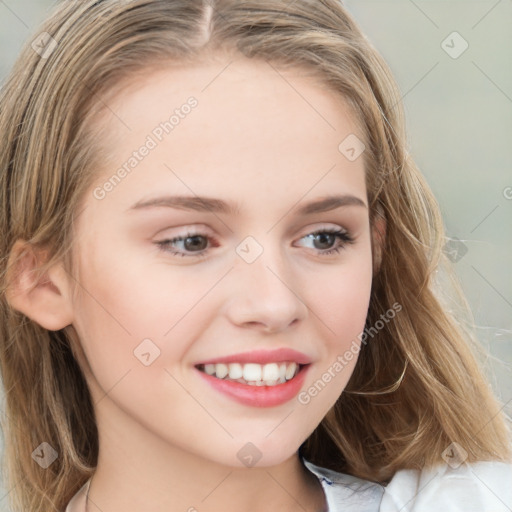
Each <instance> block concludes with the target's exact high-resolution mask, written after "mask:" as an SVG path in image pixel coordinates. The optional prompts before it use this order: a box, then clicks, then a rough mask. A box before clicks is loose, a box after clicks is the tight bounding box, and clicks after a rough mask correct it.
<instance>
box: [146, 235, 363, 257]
mask: <svg viewBox="0 0 512 512" xmlns="http://www.w3.org/2000/svg"><path fill="white" fill-rule="evenodd" d="M323 233H329V234H331V235H335V236H336V238H337V239H338V240H340V241H341V243H340V244H339V245H338V246H337V247H334V248H333V249H325V250H324V251H320V252H319V254H320V255H321V256H329V255H331V254H334V253H339V252H340V250H341V249H344V248H345V246H346V244H352V243H354V239H353V238H352V237H351V236H350V234H349V233H348V232H347V231H343V230H340V229H320V230H318V231H313V232H312V233H309V234H307V235H305V236H303V237H302V238H301V240H302V239H303V238H306V237H308V236H311V237H315V236H316V235H320V234H323ZM193 237H203V238H207V239H208V240H213V241H214V242H216V240H215V239H214V238H212V237H210V236H208V235H207V234H206V233H187V234H186V235H184V236H178V237H175V238H171V239H167V240H161V241H159V242H155V244H156V245H157V246H158V249H159V250H160V251H163V252H166V253H171V254H172V255H173V256H182V257H187V258H188V257H192V258H204V257H206V256H207V252H208V249H204V250H202V251H201V252H198V253H195V254H186V253H183V252H178V251H173V250H172V249H169V247H170V246H172V244H175V243H176V242H181V241H184V240H186V239H187V238H193ZM216 247H218V245H217V246H216Z"/></svg>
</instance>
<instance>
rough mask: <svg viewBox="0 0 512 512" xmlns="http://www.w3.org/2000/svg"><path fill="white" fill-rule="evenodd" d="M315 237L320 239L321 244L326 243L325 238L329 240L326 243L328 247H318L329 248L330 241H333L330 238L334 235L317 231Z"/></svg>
mask: <svg viewBox="0 0 512 512" xmlns="http://www.w3.org/2000/svg"><path fill="white" fill-rule="evenodd" d="M316 237H317V240H320V243H321V244H322V243H324V244H325V243H326V242H325V239H326V238H327V239H328V240H329V241H330V243H328V244H327V245H328V247H319V249H329V248H330V247H331V245H332V242H333V240H332V238H334V235H333V234H332V233H319V234H318V235H316Z"/></svg>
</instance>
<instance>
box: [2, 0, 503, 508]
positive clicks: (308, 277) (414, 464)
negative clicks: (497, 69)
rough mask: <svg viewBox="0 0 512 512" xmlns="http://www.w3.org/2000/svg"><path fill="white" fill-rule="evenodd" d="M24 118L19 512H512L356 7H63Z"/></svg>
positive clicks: (398, 130) (385, 83)
mask: <svg viewBox="0 0 512 512" xmlns="http://www.w3.org/2000/svg"><path fill="white" fill-rule="evenodd" d="M1 94H2V96H1V100H0V102H1V103H0V105H1V109H0V131H1V133H2V137H1V139H0V192H1V194H2V201H1V208H2V210H1V216H0V222H1V224H0V232H1V236H0V243H1V256H2V258H1V259H0V261H1V262H2V267H1V279H2V281H1V283H2V286H1V288H2V292H3V293H2V301H1V304H2V308H1V315H2V316H1V320H0V326H1V336H0V341H1V352H0V355H1V357H0V361H1V369H2V376H3V383H4V388H5V395H6V409H5V411H6V415H5V417H4V420H3V429H4V437H5V446H4V450H5V455H6V462H7V466H6V467H7V472H6V478H7V480H6V486H7V488H8V489H9V490H10V491H11V492H10V497H11V506H12V507H13V510H15V511H18V510H19V511H24V512H27V511H30V512H42V511H48V510H58V511H62V512H64V511H66V512H92V511H98V510H99V511H102V512H117V511H120V510H123V511H125V512H131V511H140V510H144V511H147V512H160V511H164V510H165V511H166V512H175V511H189V512H191V511H201V512H207V511H218V510H222V511H224V512H230V511H234V510H237V511H240V510H243V511H247V512H259V511H263V510H265V511H266V510H269V509H270V510H281V511H292V510H293V511H296V510H302V511H308V512H319V511H325V510H328V511H330V512H335V511H342V510H343V511H358V512H362V511H374V512H375V511H380V512H391V511H399V510H400V511H414V512H420V511H421V512H426V511H432V510H438V509H439V510H450V511H458V510H460V511H468V510H475V511H477V510H478V511H483V510H493V511H496V510H503V511H506V510H510V509H511V507H512V495H511V491H510V485H509V483H510V481H511V478H512V465H511V449H510V438H509V431H508V428H507V425H506V423H505V420H504V417H503V415H502V414H501V412H500V405H499V404H498V403H497V401H496V400H495V398H494V397H493V395H492V392H491V391H490V388H489V385H488V384H487V382H486V381H485V379H484V378H483V376H482V373H481V370H480V368H479V364H478V363H477V359H476V356H475V355H474V353H473V352H474V351H473V350H472V349H471V348H470V347H471V343H472V341H471V335H470V334H469V333H467V332H465V330H464V329H463V328H462V327H461V326H460V325H459V322H457V321H456V320H455V319H454V318H453V317H452V315H451V314H450V313H449V312H448V311H447V308H446V306H445V305H444V299H443V296H442V295H441V293H440V290H439V289H438V287H437V283H438V279H437V274H436V272H437V269H438V267H439V265H440V264H441V263H443V261H444V258H443V256H442V254H441V247H442V245H443V243H444V234H443V226H442V221H441V218H440V214H439V210H438V207H437V204H436V202H435V200H434V198H433V197H432V194H431V192H430V191H429V189H428V186H427V185H426V183H425V181H424V179H423V178H422V176H421V175H420V173H419V172H418V170H417V168H416V167H415V165H414V163H413V161H412V160H411V159H410V158H409V157H408V155H407V152H406V147H405V132H404V122H403V116H402V110H401V106H400V94H399V91H398V89H397V87H396V85H395V83H394V81H393V79H392V77H391V75H390V72H389V70H388V68H387V66H386V64H385V63H384V61H383V60H382V58H381V57H379V55H378V54H377V52H376V51H375V50H374V49H373V47H372V46H371V45H370V43H369V42H368V40H367V39H366V38H365V37H364V36H363V35H362V34H361V32H360V31H359V29H358V28H357V26H356V25H355V24H354V21H353V20H352V19H351V18H350V16H349V15H348V14H347V13H346V12H345V10H344V9H343V7H342V5H341V4H340V3H339V2H338V1H336V0H321V1H319V0H315V1H313V0H295V1H293V2H290V1H288V0H263V1H240V0H236V1H235V0H219V1H212V0H209V1H204V2H201V1H190V0H186V1H185V0H172V1H164V0H133V1H130V0H128V1H119V0H117V1H114V0H105V1H93V0H86V1H83V2H62V3H61V4H60V5H58V7H57V8H56V9H55V12H54V13H53V14H52V15H51V17H50V18H49V19H48V20H47V21H46V23H45V24H44V26H43V27H42V28H41V30H40V35H39V36H38V37H37V38H36V40H35V41H34V42H33V43H32V44H31V45H27V48H25V49H24V51H23V52H22V54H21V55H20V57H19V59H18V61H17V63H16V65H15V67H14V69H13V71H12V73H11V75H10V78H9V80H8V82H7V83H6V85H5V86H4V88H3V90H2V93H1Z"/></svg>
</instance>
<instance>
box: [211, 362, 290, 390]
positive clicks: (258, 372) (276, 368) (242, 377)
mask: <svg viewBox="0 0 512 512" xmlns="http://www.w3.org/2000/svg"><path fill="white" fill-rule="evenodd" d="M298 371H299V365H298V364H297V363H295V362H282V363H267V364H263V365H262V364H257V363H246V364H241V363H230V364H225V363H216V364H206V365H204V372H205V373H207V374H208V375H213V376H214V377H217V378H218V379H224V378H226V379H229V380H233V381H235V382H241V383H243V384H249V385H250V386H275V385H276V384H283V383H284V382H286V381H287V380H290V379H292V378H293V377H295V375H297V373H298Z"/></svg>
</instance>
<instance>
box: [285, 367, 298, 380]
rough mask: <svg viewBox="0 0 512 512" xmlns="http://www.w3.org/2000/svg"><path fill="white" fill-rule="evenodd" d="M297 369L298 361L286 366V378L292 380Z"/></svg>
mask: <svg viewBox="0 0 512 512" xmlns="http://www.w3.org/2000/svg"><path fill="white" fill-rule="evenodd" d="M296 369H297V363H291V364H289V365H288V366H287V367H286V374H285V378H286V380H290V379H291V378H292V377H293V376H294V375H295V370H296Z"/></svg>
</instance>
